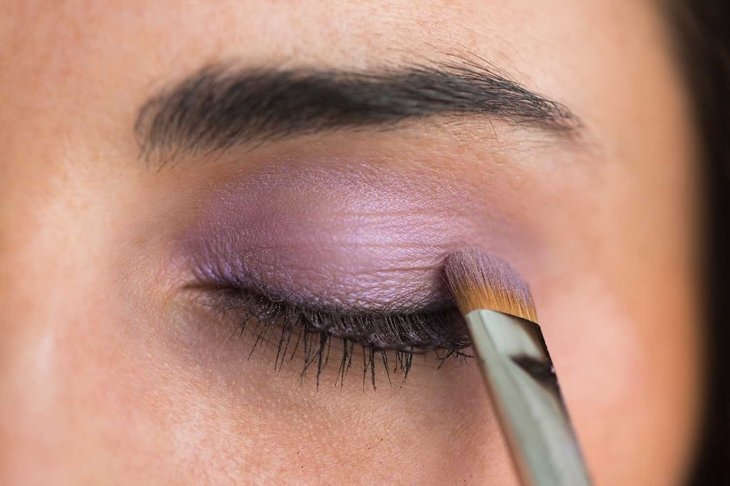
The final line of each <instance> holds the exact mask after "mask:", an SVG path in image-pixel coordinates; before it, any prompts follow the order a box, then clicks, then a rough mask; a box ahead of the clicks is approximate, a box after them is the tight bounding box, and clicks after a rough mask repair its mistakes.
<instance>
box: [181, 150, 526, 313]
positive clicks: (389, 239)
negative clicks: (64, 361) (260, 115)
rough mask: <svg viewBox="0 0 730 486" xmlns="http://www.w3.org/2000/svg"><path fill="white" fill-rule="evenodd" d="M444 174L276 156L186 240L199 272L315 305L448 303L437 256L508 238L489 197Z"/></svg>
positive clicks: (222, 194)
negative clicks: (287, 159) (280, 160)
mask: <svg viewBox="0 0 730 486" xmlns="http://www.w3.org/2000/svg"><path fill="white" fill-rule="evenodd" d="M442 172H443V171H427V170H421V171H415V172H406V171H404V170H402V169H396V168H393V167H387V166H376V165H371V164H362V165H357V164H356V165H355V167H353V164H352V162H351V161H350V162H348V163H346V164H344V163H343V164H338V163H337V161H332V160H330V161H326V162H322V161H316V163H293V162H292V163H278V164H273V165H272V166H270V167H269V168H267V169H264V170H258V171H255V172H252V173H249V174H246V176H245V177H242V178H240V179H238V180H233V181H230V182H228V183H227V184H225V186H224V187H223V188H222V189H221V190H220V191H219V192H217V193H216V194H215V196H214V197H212V198H211V199H210V200H209V201H208V202H206V203H205V204H204V208H203V210H202V212H201V214H200V217H199V223H198V224H197V225H196V226H195V228H194V229H193V231H191V232H190V233H189V234H187V235H186V237H185V251H186V255H189V256H190V258H192V259H193V264H194V267H195V270H196V272H197V274H198V276H199V277H200V278H202V279H205V280H209V281H214V282H215V281H221V283H226V282H227V283H236V284H237V285H239V286H240V287H242V288H248V289H252V290H256V291H259V292H261V293H264V294H265V295H267V296H269V297H271V298H273V299H281V300H285V301H287V302H291V303H296V304H306V305H308V306H311V307H315V308H317V307H319V308H323V309H342V310H363V311H367V310H378V311H384V310H388V311H393V312H400V311H408V310H412V309H429V308H438V307H440V306H443V305H444V303H445V302H446V301H448V299H449V297H448V292H447V291H446V289H445V286H444V283H443V280H442V276H441V273H440V271H441V270H440V269H441V266H442V262H443V258H444V257H445V256H446V254H448V253H449V252H450V251H451V250H454V249H456V248H458V247H461V246H474V244H475V243H474V242H481V243H482V244H490V245H492V247H494V248H499V247H500V246H502V247H504V246H505V245H507V244H508V241H509V239H510V237H512V238H513V235H512V234H511V231H512V230H513V226H511V225H510V224H509V221H508V216H507V215H504V214H501V213H500V211H499V204H495V201H496V199H495V198H491V200H490V198H489V197H484V195H483V194H479V196H480V197H475V196H477V195H476V194H473V193H472V194H469V191H468V190H467V189H465V187H467V186H469V185H468V184H463V183H462V182H461V181H458V180H453V179H449V178H444V177H443V174H442Z"/></svg>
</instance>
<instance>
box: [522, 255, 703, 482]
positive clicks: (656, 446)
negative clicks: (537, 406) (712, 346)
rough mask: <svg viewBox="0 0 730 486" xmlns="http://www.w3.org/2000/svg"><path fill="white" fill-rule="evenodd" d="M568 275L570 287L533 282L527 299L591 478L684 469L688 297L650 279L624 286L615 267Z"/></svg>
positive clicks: (688, 438)
mask: <svg viewBox="0 0 730 486" xmlns="http://www.w3.org/2000/svg"><path fill="white" fill-rule="evenodd" d="M573 270H574V271H576V273H577V274H578V275H577V276H575V277H573V278H572V279H571V281H570V282H568V281H561V280H560V279H559V280H557V281H555V282H551V284H550V285H544V284H545V282H541V283H540V284H538V285H537V286H536V287H535V293H536V294H537V295H538V296H539V301H540V302H542V303H543V304H544V305H543V306H541V308H540V320H541V323H542V326H543V330H544V333H545V337H546V341H547V342H548V344H549V346H550V351H551V355H552V356H553V359H554V362H555V366H556V369H557V372H558V375H559V376H560V379H561V386H562V389H563V393H564V395H565V397H566V401H567V403H568V407H569V409H570V411H571V414H572V419H573V421H574V422H575V424H576V428H577V430H578V435H579V437H580V439H581V441H582V444H583V448H584V452H585V454H586V456H587V459H588V462H589V464H590V466H591V469H592V471H593V472H594V474H596V476H597V477H603V478H612V479H614V480H615V481H616V484H622V483H625V482H626V481H628V480H629V477H630V475H631V474H635V472H636V471H639V470H642V469H643V468H644V467H645V466H646V464H652V463H653V464H656V463H658V462H659V461H664V460H666V457H671V458H672V459H673V460H674V461H676V462H674V463H675V464H683V463H684V461H686V457H687V453H686V451H687V450H688V449H689V448H690V447H691V443H692V436H693V428H694V425H695V423H696V417H695V413H696V408H697V396H698V395H699V386H698V382H699V379H698V378H699V376H698V365H697V363H698V362H699V361H700V358H699V355H698V354H697V353H698V349H697V337H698V333H697V331H696V329H697V327H696V326H700V322H699V320H698V318H697V315H696V313H693V312H692V309H693V306H692V305H691V298H688V295H691V291H687V292H684V291H682V289H680V287H686V286H687V285H686V284H684V285H682V284H680V285H673V284H672V283H669V284H666V283H664V284H662V283H661V282H658V281H655V279H654V278H652V277H650V276H647V277H646V278H644V279H641V280H640V281H637V282H634V283H633V284H632V281H631V280H630V279H627V278H622V279H620V278H619V277H625V275H624V273H625V272H624V273H622V272H621V269H620V268H617V269H613V270H609V269H605V268H604V269H601V268H600V267H598V266H594V267H593V268H591V269H587V268H581V267H578V268H574V269H573ZM566 280H567V279H566ZM647 286H648V288H649V289H651V290H650V291H645V289H646V288H647ZM558 289H559V290H558ZM684 290H687V289H684ZM642 292H643V293H644V294H645V297H646V299H645V300H643V301H638V302H637V300H636V299H635V295H636V293H642ZM670 302H671V305H666V303H670ZM661 303H665V305H662V304H661ZM647 461H650V462H647ZM617 464H621V467H617V466H616V465H617ZM651 470H652V474H655V473H656V471H654V469H651ZM609 483H611V481H609Z"/></svg>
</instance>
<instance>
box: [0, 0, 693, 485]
mask: <svg viewBox="0 0 730 486" xmlns="http://www.w3.org/2000/svg"><path fill="white" fill-rule="evenodd" d="M665 24H666V22H665V20H664V18H663V17H662V13H661V12H660V11H659V10H658V8H656V7H655V6H653V5H652V2H648V1H635V0H622V1H616V0H594V1H592V2H585V1H582V0H555V1H544V2H534V1H530V0H524V1H523V0H510V1H502V0H490V1H484V0H479V1H476V0H475V1H463V2H459V3H457V4H455V3H452V2H442V1H429V2H422V1H418V2H416V1H398V2H393V1H382V2H381V1H378V2H374V1H369V2H339V1H320V2H316V4H315V3H312V2H308V3H307V4H306V6H304V4H302V3H300V2H294V1H275V2H274V1H272V2H267V3H266V4H265V5H264V4H262V3H261V2H256V1H219V2H172V1H164V2H162V1H158V2H143V1H125V2H113V1H106V2H92V3H88V2H76V1H64V2H60V1H53V2H51V1H49V2H22V1H16V2H10V4H7V5H5V7H3V15H2V19H0V60H1V61H0V64H1V65H2V66H3V67H2V70H0V98H2V109H0V153H2V157H1V158H0V170H1V172H0V174H1V177H0V276H1V277H0V308H1V309H2V312H0V334H1V335H2V338H1V339H0V357H1V359H0V482H2V483H4V484H13V483H14V484H49V483H54V484H63V483H91V484H99V483H110V482H112V483H124V484H138V483H147V484H149V483H157V484H165V483H192V484H228V483H269V482H283V483H306V482H312V483H319V482H322V483H342V482H347V481H349V482H356V483H359V482H363V483H376V482H387V483H392V482H395V483H404V484H449V483H450V484H454V483H465V484H472V483H473V484H484V483H487V484H496V485H505V484H514V483H515V482H516V477H515V474H514V472H513V471H512V467H511V463H510V460H509V455H508V452H507V450H506V448H505V444H504V442H503V439H502V437H501V434H500V430H499V427H498V424H497V422H496V421H495V417H494V414H493V411H492V409H491V408H490V405H489V401H488V397H487V395H486V393H485V391H484V389H483V386H482V383H481V381H480V376H479V373H478V370H477V366H476V364H475V362H474V360H473V359H463V358H453V357H449V358H448V359H445V360H443V361H441V360H439V358H438V357H437V356H435V353H431V352H429V353H425V354H415V355H413V356H411V355H410V354H409V353H400V358H401V360H402V361H403V362H401V363H400V366H398V365H399V363H398V360H397V357H396V356H395V355H394V354H393V353H387V354H386V357H389V359H390V361H389V362H388V369H389V372H388V373H386V372H385V371H384V368H385V365H384V363H383V359H382V355H381V353H379V352H376V353H373V354H372V355H371V354H370V352H369V349H372V348H367V347H366V348H365V352H364V353H363V351H362V347H361V343H360V342H359V341H358V340H357V339H361V337H362V336H361V337H358V338H357V339H356V340H355V342H352V341H349V342H343V341H342V340H341V339H339V338H335V337H330V336H328V335H322V336H318V335H314V336H308V340H307V349H304V348H305V346H304V345H303V344H302V343H300V344H299V345H298V346H295V342H296V341H297V340H298V339H299V340H300V341H301V340H302V339H301V338H298V333H297V332H296V331H297V330H296V329H294V328H289V330H290V331H292V332H290V333H287V332H284V333H282V329H285V328H284V327H283V326H282V325H281V324H280V323H277V322H257V320H256V319H250V320H248V325H247V327H246V329H245V330H243V331H240V327H241V325H242V323H243V322H244V321H246V320H247V317H248V316H249V314H250V313H252V312H254V313H255V312H257V311H256V310H255V309H254V310H252V309H250V308H247V306H248V305H249V304H251V302H249V301H247V300H246V299H245V298H243V297H241V296H242V295H244V294H245V292H248V291H251V290H252V289H257V290H259V291H262V292H263V293H265V294H266V295H267V296H268V297H269V298H270V300H274V301H281V304H280V305H279V306H277V305H275V304H271V302H269V304H268V307H267V305H263V307H264V310H265V311H266V310H271V307H272V306H273V307H276V308H277V309H281V308H283V309H285V311H286V312H288V313H289V314H287V315H289V316H291V314H293V313H295V312H296V310H297V309H301V308H307V309H317V312H318V313H319V314H317V315H318V316H321V315H324V316H325V317H326V318H333V317H332V316H333V315H335V314H337V313H339V314H344V315H345V316H350V315H353V314H357V315H359V316H364V319H365V320H364V322H366V323H371V322H375V319H378V318H382V316H383V314H387V315H388V316H391V317H392V318H393V319H394V320H396V321H397V320H398V319H401V321H403V319H405V318H404V317H403V316H405V315H408V314H409V313H413V312H416V313H419V312H424V311H426V310H428V309H432V308H435V307H438V306H440V305H443V303H444V302H443V299H444V292H443V287H442V284H441V281H440V279H439V266H440V264H441V262H442V261H443V258H444V256H445V255H446V254H447V253H448V252H449V251H452V250H455V249H458V248H463V247H479V248H482V249H484V250H486V251H489V252H492V253H495V254H497V255H500V256H501V257H503V258H505V259H507V260H509V261H510V262H511V263H512V265H513V266H514V267H515V268H516V269H517V270H518V271H519V272H520V274H521V275H522V276H523V277H524V278H525V280H526V281H527V282H529V284H530V286H531V289H532V292H533V296H534V300H535V304H536V306H537V310H538V314H539V317H540V323H541V325H542V328H543V332H544V334H545V337H546V340H547V342H548V344H549V346H550V350H551V354H552V356H553V360H554V362H555V365H556V368H557V371H558V375H559V376H560V380H561V384H562V389H563V393H564V395H565V398H566V401H567V404H568V408H569V409H570V411H571V414H572V419H573V422H574V424H575V427H576V429H577V434H578V436H579V438H580V440H581V443H582V447H583V449H584V452H585V455H586V457H587V461H588V464H589V468H590V470H591V471H592V474H593V476H594V478H595V480H596V483H598V484H657V485H666V484H672V483H674V482H677V481H679V480H680V478H681V474H682V472H683V470H684V469H685V467H686V465H687V464H688V461H689V460H690V458H691V449H692V447H693V438H694V429H695V425H696V413H697V409H698V394H699V393H700V392H701V390H699V387H698V382H699V381H700V379H699V375H700V373H701V371H702V370H700V369H699V366H698V361H699V359H700V350H699V349H698V342H699V338H700V335H699V329H700V327H701V322H700V318H699V317H698V315H699V311H698V305H697V301H698V291H697V288H696V283H697V282H696V280H697V279H696V271H695V270H696V269H695V257H696V255H695V253H696V246H697V241H696V234H697V227H696V225H695V223H694V222H695V220H696V214H695V210H696V207H695V206H696V205H695V197H696V187H695V186H696V174H695V167H694V154H695V149H696V147H695V146H694V139H693V131H694V127H693V124H692V122H691V116H690V109H689V107H688V100H687V98H688V97H687V93H686V88H685V87H684V86H683V85H682V82H681V79H680V75H679V71H680V70H679V67H678V66H677V63H676V61H675V59H674V58H673V56H672V53H671V49H670V44H671V41H670V38H669V37H670V34H669V33H668V30H669V29H668V26H667V25H665ZM206 67H207V70H206V71H201V70H202V69H203V68H206ZM246 295H248V294H246ZM249 300H250V299H249ZM256 305H259V307H261V306H262V304H261V302H259V301H256ZM260 310H261V309H259V311H260ZM335 311H336V312H335ZM263 313H265V312H259V315H261V314H263ZM333 313H334V314H333ZM339 314H337V315H339ZM279 320H282V319H279ZM293 321H297V319H293ZM297 322H298V321H297ZM403 322H405V321H403ZM384 339H385V340H386V341H387V340H388V339H389V338H388V337H387V336H386V337H385V338H384ZM288 341H290V342H288ZM386 344H387V343H386ZM427 344H428V343H424V345H427ZM284 346H288V347H286V350H285V351H284V352H282V348H283V347H284ZM386 347H387V346H386ZM252 350H253V352H252ZM350 350H351V358H352V359H351V360H350V359H348V358H347V356H346V354H347V352H348V351H350ZM441 351H442V352H441V353H439V354H440V355H442V356H443V354H445V353H444V352H443V351H444V350H441ZM328 353H329V358H328V359H326V360H325V359H324V357H325V356H326V355H327V354H328ZM343 353H345V355H343ZM320 356H321V357H322V358H323V359H322V361H321V363H320V360H319V357H320ZM343 356H344V358H345V359H343ZM363 356H364V357H365V359H364V363H363ZM371 356H372V358H371ZM307 358H309V366H307V365H306V363H305V360H306V359H307ZM410 360H412V365H411V368H410V371H409V373H408V375H407V379H406V380H405V381H404V380H403V371H402V370H397V371H395V372H394V371H393V369H394V368H402V367H403V366H407V364H408V361H410ZM325 361H326V363H325ZM320 364H321V366H320ZM347 364H350V366H349V369H348V368H347ZM440 364H442V366H439V365H440ZM373 380H374V381H373ZM389 380H390V381H389ZM317 382H318V385H317ZM373 384H374V385H375V386H373Z"/></svg>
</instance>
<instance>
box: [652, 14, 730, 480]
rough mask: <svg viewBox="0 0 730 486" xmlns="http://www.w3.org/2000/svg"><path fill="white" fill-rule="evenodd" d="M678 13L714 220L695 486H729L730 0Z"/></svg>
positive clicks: (709, 227)
mask: <svg viewBox="0 0 730 486" xmlns="http://www.w3.org/2000/svg"><path fill="white" fill-rule="evenodd" d="M671 7H672V11H671V15H672V16H673V18H672V21H673V23H674V25H675V27H676V29H677V30H676V32H677V36H676V38H677V40H678V42H677V46H678V48H679V49H680V52H681V54H682V56H683V57H684V62H685V65H686V68H687V69H686V72H687V75H688V79H689V81H690V85H691V87H692V90H693V94H694V97H695V100H696V106H697V124H698V127H699V129H700V131H701V135H702V136H703V137H704V147H705V153H704V159H703V166H702V169H703V171H704V180H705V186H704V187H703V194H704V195H705V196H706V197H705V201H704V203H705V204H706V207H705V209H706V214H707V215H708V216H709V217H707V218H706V220H705V228H704V229H705V235H706V237H705V241H704V244H705V245H706V248H705V250H706V251H705V252H704V255H705V262H704V264H705V276H706V280H705V281H706V284H707V286H708V287H707V292H706V293H705V295H706V298H707V301H706V309H707V311H708V313H707V316H706V321H707V322H708V325H709V327H708V330H707V331H708V332H707V334H706V349H707V359H708V361H707V366H708V373H707V374H706V376H707V378H706V379H707V383H706V385H707V386H706V390H707V392H706V397H705V398H706V400H705V404H706V405H705V414H704V423H703V425H702V426H703V430H702V436H701V442H700V447H699V450H698V456H697V458H696V462H695V467H694V471H693V473H692V475H691V476H690V480H689V484H691V485H703V486H704V485H720V486H730V254H729V252H730V1H728V0H676V1H674V2H673V3H671ZM657 305H662V303H660V302H657ZM657 466H658V467H661V465H657Z"/></svg>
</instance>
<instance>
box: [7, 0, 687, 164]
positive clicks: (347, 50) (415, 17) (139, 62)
mask: <svg viewBox="0 0 730 486" xmlns="http://www.w3.org/2000/svg"><path fill="white" fill-rule="evenodd" d="M9 12H10V14H9V15H7V16H6V17H5V20H4V22H5V27H4V28H2V29H0V32H1V33H2V35H3V36H5V37H7V40H8V42H5V43H3V44H5V45H6V46H12V49H11V52H6V53H5V54H4V55H5V56H8V55H11V56H12V58H13V65H14V67H13V71H15V73H14V74H16V76H14V77H13V79H14V81H15V83H16V84H17V85H18V86H19V87H21V88H23V89H18V90H17V91H19V92H25V93H33V96H32V98H33V100H30V101H29V102H30V103H32V104H36V103H39V102H38V96H42V95H43V94H48V95H49V97H50V98H52V99H53V100H54V101H53V103H54V104H53V108H54V109H56V110H73V111H76V112H78V114H79V117H83V115H84V111H88V112H89V116H92V115H91V114H92V113H93V117H94V118H95V119H97V120H98V119H99V111H100V110H102V109H103V110H104V111H105V112H109V110H110V109H114V108H116V109H118V110H119V112H118V113H117V112H110V113H109V118H110V119H114V120H117V121H118V122H119V123H127V124H129V123H132V122H133V120H134V113H133V112H136V110H137V109H138V108H139V106H140V105H141V104H142V103H143V102H144V100H145V98H146V97H147V96H149V95H150V93H152V92H154V90H155V89H157V88H159V87H160V86H163V85H165V84H166V83H169V82H170V81H172V80H175V79H179V78H180V77H182V76H185V75H187V74H189V73H190V72H192V71H194V70H196V69H199V68H200V67H201V66H203V65H205V64H210V63H216V62H228V61H232V62H235V63H237V64H239V65H242V66H247V65H248V66H277V67H278V66H281V67H298V66H316V67H322V68H329V67H331V68H337V69H369V68H373V67H382V66H389V65H399V64H403V63H422V62H430V61H442V60H448V59H450V58H453V57H454V56H456V57H462V58H467V59H469V58H472V59H477V58H478V59H479V60H480V62H481V61H484V62H486V63H489V64H491V65H493V66H494V67H495V70H497V71H499V72H504V73H505V74H506V75H508V76H509V77H511V78H514V79H516V80H518V81H519V82H520V83H522V84H524V85H525V86H526V87H528V88H529V89H531V90H534V91H536V92H538V93H541V94H544V95H545V96H547V97H549V98H551V99H554V100H556V101H558V102H561V103H563V104H565V105H566V106H567V107H568V108H569V109H571V110H572V111H573V112H575V113H576V114H577V115H578V116H579V117H580V118H581V119H583V120H584V121H585V122H586V124H587V125H588V127H589V128H590V129H591V131H593V132H596V133H597V134H598V138H599V139H600V141H601V143H602V144H605V145H606V146H607V150H608V152H609V153H610V152H612V151H615V152H621V151H624V150H625V149H624V148H622V147H619V146H615V147H614V146H612V144H614V143H618V142H620V141H625V140H627V139H631V138H634V136H635V133H636V129H637V125H636V123H635V122H636V121H641V120H644V119H648V118H656V117H657V113H656V111H657V110H658V109H661V110H664V111H666V112H668V113H672V112H677V113H679V112H680V111H681V107H680V103H679V102H678V101H676V100H677V99H678V98H680V97H678V96H677V93H678V92H680V91H681V88H680V86H679V82H678V81H677V77H678V76H677V74H676V66H675V65H674V62H673V59H672V57H671V53H670V52H669V47H668V46H669V42H668V41H667V39H666V38H665V37H666V33H665V26H664V22H663V19H662V16H661V13H660V12H659V11H657V9H656V8H655V7H654V6H653V3H651V2H644V1H633V0H593V1H590V2H586V1H584V0H546V1H542V2H534V1H532V0H509V1H504V0H475V1H465V2H458V3H456V4H455V3H453V2H446V1H429V2H421V1H418V2H414V1H397V2H393V1H368V2H340V1H317V2H295V1H269V2H260V1H253V0H251V1H216V2H202V1H192V2H173V1H159V2H146V1H128V2H113V1H102V2H93V4H91V5H89V4H87V3H85V2H78V1H72V0H70V1H65V2H51V3H49V4H46V5H43V6H42V7H41V6H39V5H37V4H30V3H28V2H17V3H15V4H14V5H13V7H11V8H10V9H9ZM40 104H41V105H42V104H43V103H42V102H41V103H40ZM43 107H44V108H45V107H47V104H46V106H43ZM78 110H81V111H80V112H79V111H78ZM117 115H118V116H117ZM660 119H667V117H666V116H664V117H660ZM668 119H669V120H671V119H672V117H671V116H670V117H668ZM118 128H119V127H114V129H116V130H118ZM663 128H664V127H662V130H659V131H660V132H661V131H663V132H666V130H664V129H663ZM672 128H673V127H669V129H672ZM110 133H111V132H110Z"/></svg>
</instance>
